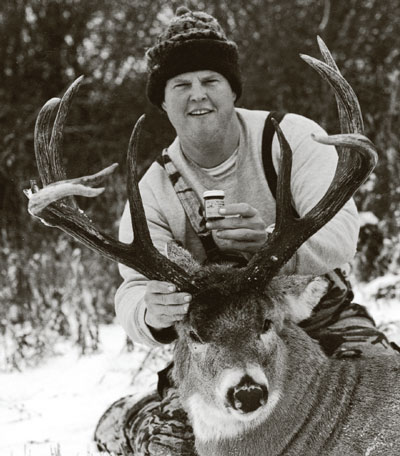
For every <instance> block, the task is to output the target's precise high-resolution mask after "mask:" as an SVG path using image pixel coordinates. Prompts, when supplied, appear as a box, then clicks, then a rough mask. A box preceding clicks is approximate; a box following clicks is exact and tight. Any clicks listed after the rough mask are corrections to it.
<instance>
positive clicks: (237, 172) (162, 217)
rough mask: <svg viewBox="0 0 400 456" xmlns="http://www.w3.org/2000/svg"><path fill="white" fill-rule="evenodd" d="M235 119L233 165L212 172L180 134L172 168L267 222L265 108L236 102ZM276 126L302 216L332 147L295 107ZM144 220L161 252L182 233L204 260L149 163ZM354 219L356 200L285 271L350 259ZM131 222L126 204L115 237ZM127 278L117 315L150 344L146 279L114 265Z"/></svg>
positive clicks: (270, 218)
mask: <svg viewBox="0 0 400 456" xmlns="http://www.w3.org/2000/svg"><path fill="white" fill-rule="evenodd" d="M236 112H237V115H238V118H239V123H240V142H239V151H238V158H237V161H236V166H234V167H233V168H230V169H229V170H228V172H227V173H226V174H225V175H223V176H219V177H218V179H216V178H214V177H212V176H210V175H209V174H208V173H207V172H205V171H204V170H203V169H202V168H200V167H199V166H197V165H196V164H195V163H193V162H192V161H189V160H187V159H186V157H185V156H184V155H183V154H182V152H181V150H180V146H179V139H178V138H176V139H175V141H174V142H173V143H172V144H171V145H170V146H169V148H168V153H169V156H170V158H171V160H172V161H173V163H174V164H175V167H176V168H177V170H178V171H179V172H180V173H181V174H182V176H183V177H184V179H185V180H186V181H187V182H190V184H191V186H192V188H193V189H194V190H195V192H196V194H197V196H198V197H199V198H200V200H201V197H202V194H203V192H204V191H206V190H214V189H219V190H224V191H225V203H226V204H229V203H238V202H246V203H248V204H250V205H251V206H253V207H255V208H256V209H257V210H258V211H259V213H260V214H261V216H262V218H263V220H264V222H265V223H266V225H267V226H269V225H271V224H273V223H274V222H275V199H274V197H273V195H272V194H271V192H270V189H269V187H268V183H267V181H266V178H265V175H264V170H263V165H262V159H261V142H262V133H263V127H264V122H265V119H266V117H267V116H268V114H269V113H268V112H267V111H251V110H246V109H240V108H237V109H236ZM280 126H281V129H282V131H283V133H284V134H285V137H286V139H287V140H288V142H289V144H290V146H291V148H292V151H293V165H292V175H291V191H292V198H293V204H294V207H295V208H296V210H297V212H298V213H299V215H300V216H302V215H304V214H306V213H307V212H308V211H309V210H310V209H311V208H312V207H314V206H315V205H316V204H317V203H318V201H319V200H320V199H321V198H322V196H323V195H324V194H325V192H326V190H327V188H328V187H329V185H330V183H331V181H332V178H333V175H334V173H335V169H336V163H337V152H336V150H335V148H334V147H331V146H325V145H321V144H319V143H317V142H315V141H314V140H313V139H312V138H311V133H315V134H325V132H324V130H323V129H322V128H321V127H320V126H319V125H318V124H316V123H315V122H313V121H311V120H309V119H307V118H305V117H303V116H299V115H296V114H287V115H286V116H285V117H284V119H283V120H282V121H281V124H280ZM272 159H273V163H274V167H275V169H276V170H277V171H278V170H279V163H280V148H279V143H278V139H277V137H276V135H274V139H273V142H272ZM140 192H141V195H142V199H143V204H144V209H145V213H146V217H147V222H148V225H149V229H150V235H151V237H152V240H153V243H154V245H155V246H156V247H157V248H158V249H159V250H160V252H162V253H165V249H166V244H167V242H168V241H170V240H177V241H180V242H181V243H182V244H183V246H184V247H185V248H186V249H187V250H189V251H190V252H191V254H192V255H193V257H194V258H196V259H197V260H199V261H200V262H201V261H203V260H205V252H204V249H203V247H202V244H201V242H200V240H199V238H198V236H197V235H196V233H195V232H194V231H193V229H192V227H191V225H190V223H189V221H188V219H187V217H186V215H185V212H184V210H183V208H182V206H181V204H180V202H179V199H178V197H177V196H176V193H175V191H174V189H173V186H172V184H171V182H170V180H169V177H168V175H167V174H166V172H165V170H164V168H163V167H162V166H160V165H159V164H158V163H156V162H155V163H153V164H152V166H151V167H150V168H149V170H148V171H147V173H146V174H145V175H144V176H143V178H142V180H141V182H140ZM358 231H359V222H358V215H357V209H356V207H355V204H354V201H353V200H350V201H349V202H348V203H347V204H346V205H345V206H344V207H343V209H342V210H341V211H340V212H339V213H338V214H337V215H336V216H335V217H334V218H333V219H332V220H331V221H330V222H329V223H328V224H327V225H325V226H324V227H323V228H321V230H319V231H318V232H317V233H316V234H315V235H314V236H312V237H311V238H310V239H309V240H308V241H307V242H305V243H304V244H303V245H302V246H301V247H300V249H299V250H298V251H297V253H296V254H295V255H294V257H293V258H292V259H291V260H290V262H289V263H288V264H287V265H286V266H284V268H283V269H282V273H285V274H288V273H290V274H291V273H296V274H314V275H320V274H324V273H326V272H328V271H331V270H333V269H335V268H337V267H339V266H341V265H343V264H345V263H347V262H348V261H350V260H352V258H353V257H354V255H355V252H356V246H357V238H358ZM132 238H133V234H132V227H131V221H130V215H129V206H128V204H127V205H126V207H125V210H124V213H123V215H122V219H121V223H120V240H121V241H122V242H126V243H130V242H131V241H132ZM119 269H120V273H121V275H122V277H123V279H124V281H123V283H122V284H121V286H120V288H119V289H118V291H117V293H116V297H115V308H116V314H117V318H118V320H119V322H120V323H121V325H122V326H123V327H124V329H125V331H126V332H127V334H128V335H129V337H130V338H131V339H132V340H133V341H135V342H139V343H143V344H146V345H149V346H159V345H161V344H160V343H159V342H157V341H156V340H155V339H154V338H153V336H152V334H151V332H150V330H149V328H148V326H147V325H146V323H145V321H144V313H145V303H144V300H143V296H144V293H145V289H146V283H147V279H146V278H145V277H143V276H142V275H141V274H138V273H137V272H136V271H134V270H132V269H130V268H128V267H126V266H123V265H119Z"/></svg>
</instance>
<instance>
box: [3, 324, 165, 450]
mask: <svg viewBox="0 0 400 456" xmlns="http://www.w3.org/2000/svg"><path fill="white" fill-rule="evenodd" d="M100 334H101V343H102V347H103V349H102V351H101V352H100V353H97V354H93V355H85V356H80V354H79V350H78V349H77V348H70V347H68V346H64V347H63V349H64V354H63V355H60V356H57V357H54V358H51V359H49V360H47V361H46V362H45V363H44V364H43V365H41V366H39V367H37V368H34V369H28V370H26V371H24V372H22V373H20V372H13V373H0V435H1V439H0V456H50V455H52V454H57V453H56V450H57V447H58V445H59V447H60V450H61V455H62V456H88V455H95V454H98V453H97V452H96V449H95V447H94V445H93V443H92V436H93V432H94V429H95V426H96V423H97V421H98V419H99V418H100V416H101V415H102V414H103V412H105V410H106V409H107V407H108V406H109V405H110V404H111V403H112V402H114V401H115V400H117V399H119V398H120V397H123V396H125V395H128V394H133V393H135V394H137V395H138V397H140V396H141V395H142V394H145V393H146V392H149V391H151V390H152V389H154V388H155V385H156V381H157V370H160V369H161V368H162V367H164V366H165V364H166V362H167V361H166V357H165V356H164V357H159V358H157V359H148V362H146V365H148V366H149V367H148V368H146V369H144V370H143V371H142V372H141V373H139V374H138V375H136V378H135V383H134V385H133V384H132V378H133V377H134V376H135V374H136V373H137V368H138V367H139V366H140V365H141V364H142V361H143V360H144V358H146V356H148V353H149V351H148V350H147V349H145V348H142V347H137V348H136V349H135V350H134V351H133V352H130V353H128V352H127V350H126V344H125V335H124V332H123V330H122V328H121V327H120V326H117V325H109V326H103V327H101V331H100ZM152 353H153V352H152Z"/></svg>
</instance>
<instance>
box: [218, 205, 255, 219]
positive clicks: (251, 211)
mask: <svg viewBox="0 0 400 456" xmlns="http://www.w3.org/2000/svg"><path fill="white" fill-rule="evenodd" d="M220 214H221V215H225V216H227V215H228V216H229V215H240V217H254V216H255V215H257V214H258V211H257V209H255V208H254V207H252V206H250V204H247V203H234V204H227V205H226V206H224V207H223V208H221V209H220Z"/></svg>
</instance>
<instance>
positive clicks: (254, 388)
mask: <svg viewBox="0 0 400 456" xmlns="http://www.w3.org/2000/svg"><path fill="white" fill-rule="evenodd" d="M267 399H268V389H267V387H266V386H264V385H260V384H259V383H256V382H254V381H253V380H252V379H251V378H250V377H247V378H246V377H245V378H244V379H243V380H242V381H241V382H240V383H239V384H238V385H236V386H235V387H233V388H230V390H229V391H228V401H229V402H230V404H231V406H232V407H233V408H234V409H235V410H238V411H240V412H242V413H251V412H254V411H255V410H257V409H258V408H260V407H261V406H263V405H264V404H265V403H266V402H267Z"/></svg>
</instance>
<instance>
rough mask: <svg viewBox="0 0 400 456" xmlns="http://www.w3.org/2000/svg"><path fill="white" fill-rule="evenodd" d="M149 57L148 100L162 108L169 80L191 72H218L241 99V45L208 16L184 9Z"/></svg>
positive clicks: (178, 11) (177, 11)
mask: <svg viewBox="0 0 400 456" xmlns="http://www.w3.org/2000/svg"><path fill="white" fill-rule="evenodd" d="M146 56H147V69H148V81H147V96H148V98H149V100H150V101H151V102H152V103H153V104H155V105H156V106H158V107H160V108H161V105H162V103H163V101H164V90H165V84H166V82H167V81H168V79H170V78H173V77H174V76H177V75H178V74H182V73H188V72H191V71H201V70H212V71H216V72H217V73H220V74H222V75H223V76H224V77H225V78H226V79H227V80H228V81H229V83H230V85H231V87H232V90H233V91H234V92H235V94H236V99H238V98H239V97H240V95H241V92H242V83H241V77H240V70H239V63H238V60H239V56H238V50H237V45H236V43H234V42H233V41H229V40H228V39H227V38H226V35H225V33H224V31H223V29H222V27H221V26H220V24H219V23H218V21H217V20H216V19H215V18H214V17H213V16H211V15H209V14H207V13H203V12H200V11H195V12H193V11H190V10H189V9H188V8H186V7H185V6H180V7H179V8H178V9H177V10H176V15H175V17H174V18H173V19H172V21H171V23H170V24H169V25H168V27H167V29H166V30H165V31H164V32H163V33H162V34H161V35H160V36H159V37H158V39H157V43H156V45H155V46H153V47H152V48H150V49H149V50H148V51H147V53H146Z"/></svg>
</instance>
